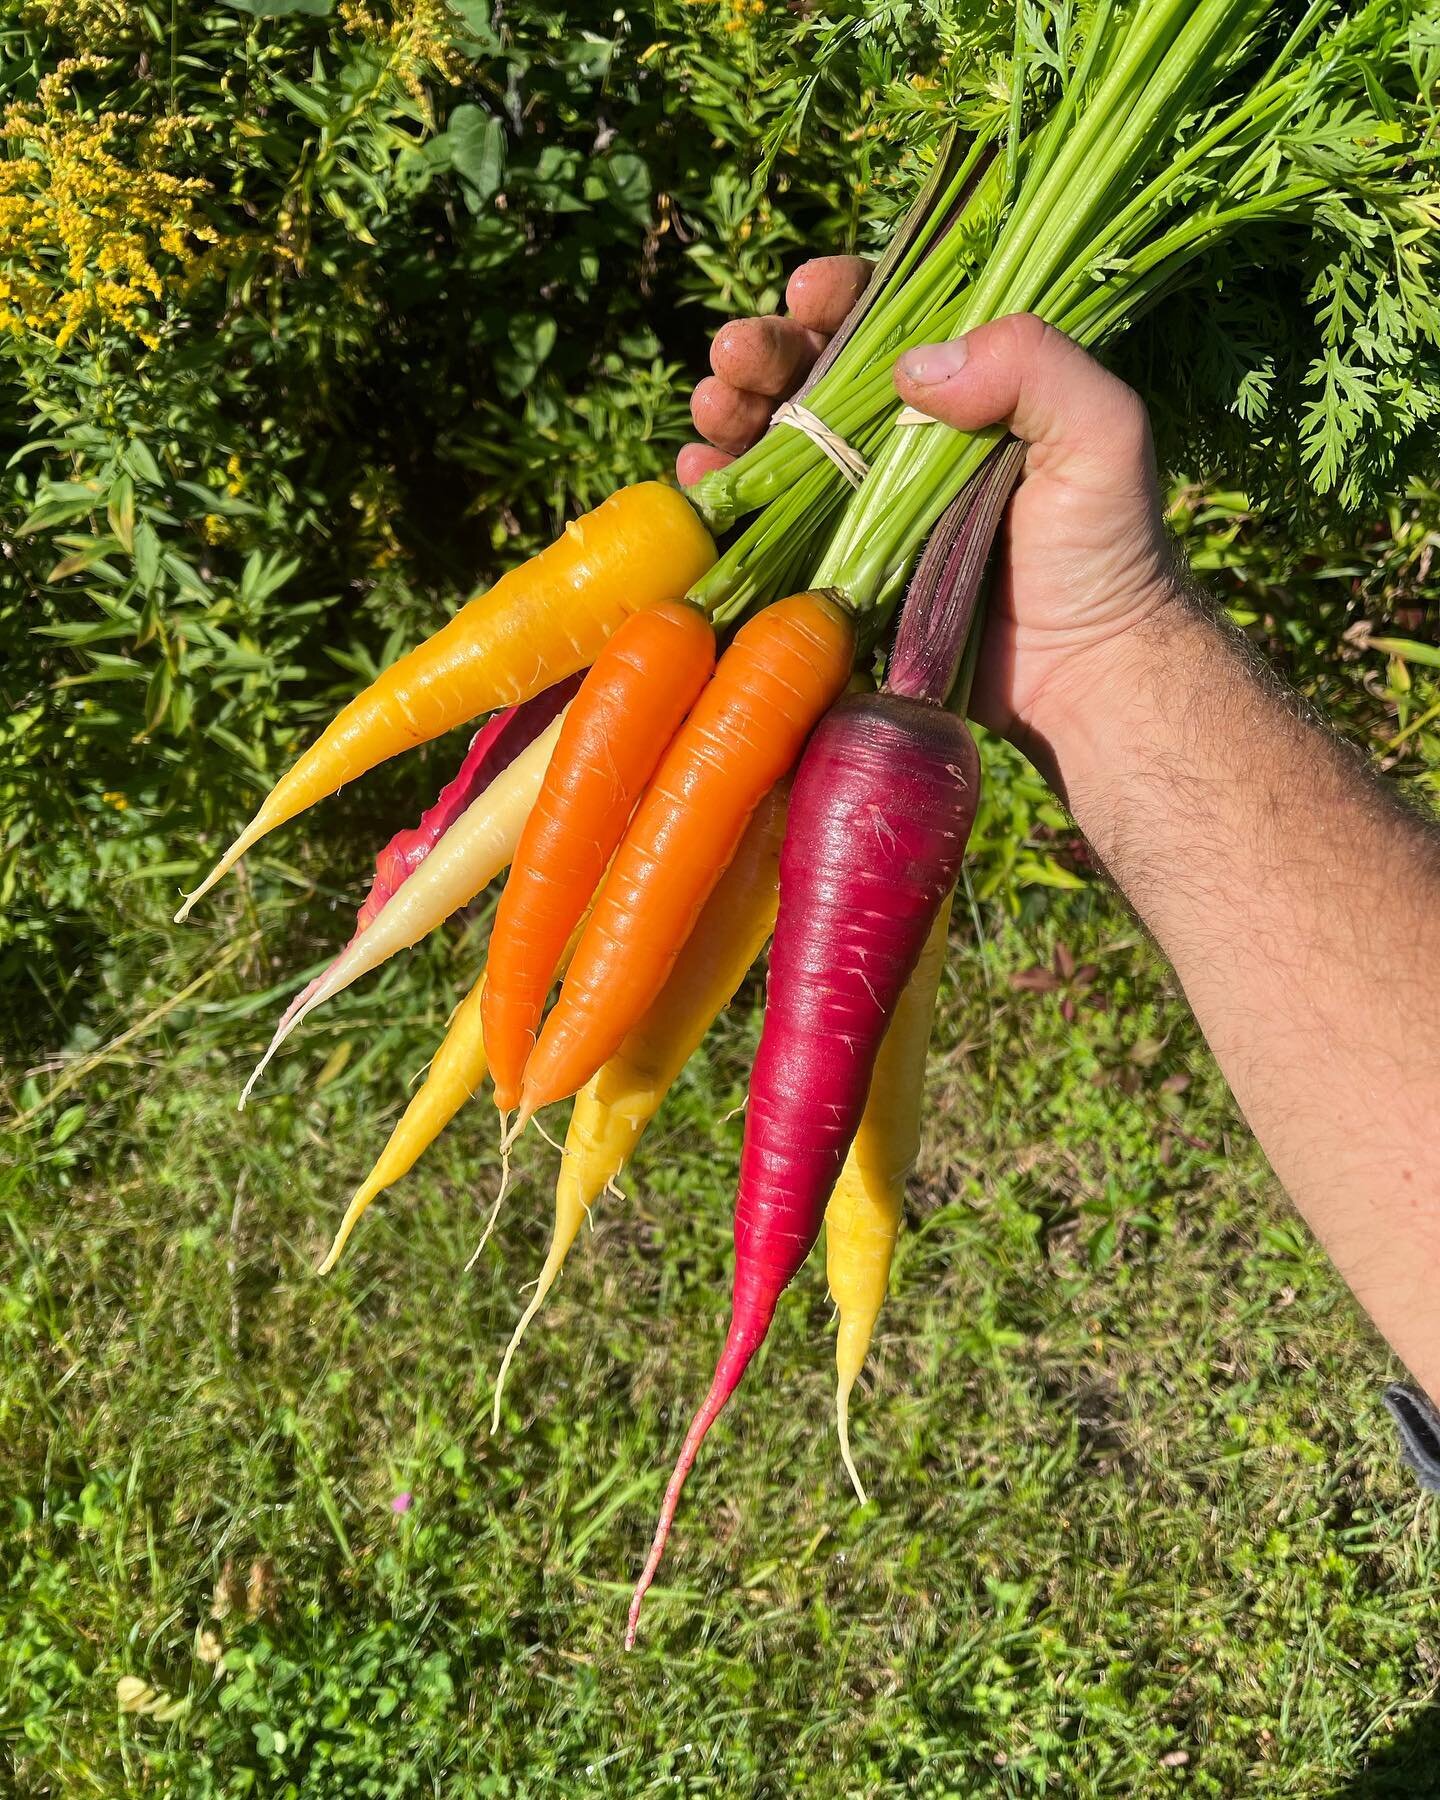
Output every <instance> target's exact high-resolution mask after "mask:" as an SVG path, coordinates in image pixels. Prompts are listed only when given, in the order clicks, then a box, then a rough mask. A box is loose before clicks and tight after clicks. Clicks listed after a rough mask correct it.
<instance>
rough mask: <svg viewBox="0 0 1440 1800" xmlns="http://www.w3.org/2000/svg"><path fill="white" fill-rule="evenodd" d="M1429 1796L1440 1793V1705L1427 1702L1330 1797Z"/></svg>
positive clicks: (1386, 1799)
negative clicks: (1425, 1705) (1396, 1734)
mask: <svg viewBox="0 0 1440 1800" xmlns="http://www.w3.org/2000/svg"><path fill="white" fill-rule="evenodd" d="M1401 1795H1403V1796H1404V1797H1405V1800H1426V1797H1427V1796H1431V1795H1434V1796H1440V1706H1427V1707H1426V1709H1425V1711H1424V1712H1422V1713H1420V1714H1418V1715H1417V1716H1416V1717H1415V1718H1414V1719H1412V1720H1411V1721H1410V1723H1409V1724H1408V1725H1407V1726H1406V1727H1405V1729H1404V1730H1403V1731H1402V1732H1401V1733H1400V1735H1399V1736H1398V1737H1397V1738H1395V1739H1394V1740H1393V1741H1392V1742H1391V1743H1389V1744H1387V1745H1386V1746H1385V1747H1384V1749H1382V1750H1378V1751H1377V1752H1376V1753H1375V1755H1374V1756H1373V1757H1371V1758H1370V1760H1369V1762H1368V1763H1367V1764H1366V1766H1365V1768H1363V1769H1361V1770H1359V1771H1358V1772H1357V1773H1356V1774H1354V1775H1352V1776H1351V1777H1350V1779H1349V1780H1348V1781H1346V1782H1345V1783H1344V1784H1343V1785H1342V1786H1340V1787H1338V1788H1336V1789H1335V1790H1334V1792H1333V1794H1332V1795H1331V1797H1330V1800H1399V1796H1401Z"/></svg>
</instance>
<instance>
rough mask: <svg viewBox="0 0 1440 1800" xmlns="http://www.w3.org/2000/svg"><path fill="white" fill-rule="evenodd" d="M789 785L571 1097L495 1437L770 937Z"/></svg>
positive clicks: (503, 1367)
mask: <svg viewBox="0 0 1440 1800" xmlns="http://www.w3.org/2000/svg"><path fill="white" fill-rule="evenodd" d="M787 786H788V784H786V783H782V784H781V785H780V786H779V787H776V788H773V789H772V790H771V792H770V794H769V795H768V796H767V797H766V798H765V799H764V800H762V801H761V803H760V806H759V808H758V809H757V811H756V813H755V815H754V817H753V818H752V819H751V821H750V824H749V826H748V827H747V829H746V833H745V836H744V838H743V839H742V840H741V843H740V847H739V849H738V850H737V851H736V853H735V856H734V858H733V859H732V861H731V863H730V866H729V867H728V868H727V869H726V871H725V873H724V874H723V875H722V876H721V878H720V880H719V882H718V884H717V885H716V887H715V888H714V890H713V891H712V893H711V895H710V898H709V899H708V900H707V901H706V903H705V908H704V911H703V912H702V913H701V914H700V919H699V922H698V924H697V925H696V928H695V930H694V932H693V933H692V934H691V936H690V938H689V939H688V940H687V942H686V944H685V946H684V948H683V949H682V950H681V952H680V954H679V957H678V958H677V959H676V962H675V966H674V968H673V969H672V970H671V972H670V977H669V979H668V980H667V982H666V983H665V986H664V987H663V988H662V989H661V991H660V994H659V996H658V998H657V999H656V1000H655V1001H654V1002H653V1003H652V1005H651V1006H650V1009H649V1011H648V1012H647V1013H646V1014H645V1016H644V1017H643V1018H642V1019H641V1021H640V1023H639V1024H638V1025H636V1026H635V1027H634V1029H633V1030H632V1031H631V1032H630V1033H629V1034H628V1035H627V1036H626V1038H625V1039H624V1041H623V1043H622V1044H621V1046H620V1048H619V1049H618V1050H617V1051H616V1052H615V1054H614V1055H613V1056H612V1057H611V1058H610V1060H609V1062H607V1063H606V1064H605V1065H604V1067H603V1068H601V1069H600V1070H599V1071H598V1072H597V1073H596V1074H595V1075H593V1076H592V1077H591V1078H590V1080H589V1082H588V1083H587V1084H586V1086H585V1087H584V1088H582V1089H581V1091H580V1093H579V1094H578V1095H577V1096H576V1100H575V1107H574V1110H573V1112H572V1113H571V1115H570V1129H569V1131H568V1133H567V1134H566V1138H565V1154H564V1158H563V1160H562V1162H561V1164H560V1178H559V1180H558V1181H557V1183H556V1186H555V1223H554V1227H553V1229H552V1231H551V1234H550V1247H549V1249H548V1250H547V1251H546V1253H545V1263H544V1267H543V1268H542V1269H541V1271H540V1279H539V1282H538V1284H537V1285H536V1288H535V1292H534V1294H533V1295H532V1296H531V1299H530V1303H529V1305H528V1306H527V1307H526V1308H525V1311H524V1312H523V1313H522V1314H521V1317H520V1321H519V1323H518V1324H517V1325H516V1327H515V1331H514V1335H513V1336H512V1337H511V1339H510V1343H509V1347H508V1348H507V1349H506V1351H505V1356H504V1360H503V1361H502V1362H501V1364H500V1373H499V1376H498V1377H497V1379H496V1382H495V1405H494V1411H493V1415H492V1426H493V1428H494V1429H496V1430H498V1429H499V1425H500V1399H501V1395H502V1394H503V1392H504V1388H505V1377H506V1375H507V1373H508V1372H509V1369H510V1363H511V1360H512V1359H513V1357H514V1355H515V1352H516V1350H517V1349H518V1348H519V1344H520V1340H521V1338H522V1337H523V1336H524V1335H525V1331H526V1328H527V1327H528V1326H529V1324H530V1321H531V1320H532V1319H533V1318H534V1317H535V1315H536V1313H538V1312H539V1310H540V1308H541V1307H542V1306H543V1305H544V1303H545V1298H546V1296H547V1295H548V1294H549V1292H550V1289H551V1288H552V1287H553V1286H554V1284H555V1278H556V1277H557V1276H558V1275H559V1273H560V1270H561V1267H562V1265H563V1264H564V1261H565V1258H566V1256H567V1254H568V1253H569V1250H570V1246H571V1245H572V1244H573V1243H574V1242H575V1237H576V1234H577V1233H578V1232H579V1230H580V1226H581V1224H582V1222H583V1221H584V1219H585V1217H586V1215H587V1214H588V1212H589V1210H590V1208H591V1206H592V1205H593V1204H594V1203H595V1201H596V1200H598V1199H599V1197H600V1195H601V1194H602V1193H603V1192H604V1190H605V1189H606V1188H607V1187H609V1186H611V1184H612V1183H613V1182H614V1181H615V1180H616V1178H617V1177H618V1176H619V1174H620V1172H621V1170H622V1169H623V1168H624V1167H625V1165H626V1163H628V1162H629V1160H630V1158H631V1157H632V1156H633V1155H634V1153H635V1146H636V1145H637V1144H638V1143H639V1142H640V1139H641V1138H642V1137H643V1136H644V1134H645V1128H646V1127H647V1126H648V1125H649V1123H650V1121H651V1120H652V1119H653V1118H654V1117H655V1114H656V1113H657V1112H658V1111H659V1109H660V1104H661V1102H662V1101H663V1100H664V1098H665V1096H666V1094H667V1093H668V1092H669V1091H670V1088H671V1086H672V1084H673V1083H674V1081H675V1078H676V1076H677V1075H679V1073H680V1071H681V1070H682V1069H683V1068H684V1067H685V1064H686V1063H687V1062H688V1061H689V1060H690V1058H691V1056H692V1055H693V1054H694V1053H695V1051H696V1049H697V1048H698V1047H699V1044H700V1042H701V1040H702V1039H703V1038H704V1036H705V1033H706V1032H707V1031H708V1030H709V1029H710V1027H711V1025H712V1024H713V1023H714V1021H715V1018H716V1016H717V1015H718V1014H719V1013H721V1012H722V1011H723V1010H724V1009H725V1007H727V1006H728V1005H729V1004H730V1002H731V1000H733V999H734V997H735V993H736V990H737V989H738V988H739V986H740V984H741V982H742V981H743V980H744V979H745V976H746V974H747V973H748V971H749V969H750V967H751V965H752V964H753V963H754V961H755V959H756V957H757V956H759V954H760V952H761V950H762V949H763V948H764V947H765V940H766V939H767V938H768V937H769V936H770V932H771V928H772V927H773V925H774V923H775V904H776V895H777V892H778V888H779V880H780V843H781V840H782V839H783V837H784V835H785V800H786V790H787Z"/></svg>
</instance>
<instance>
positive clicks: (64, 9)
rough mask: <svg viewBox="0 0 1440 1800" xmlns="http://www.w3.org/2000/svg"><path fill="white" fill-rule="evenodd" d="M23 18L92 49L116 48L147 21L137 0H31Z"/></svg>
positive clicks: (27, 21) (30, 23)
mask: <svg viewBox="0 0 1440 1800" xmlns="http://www.w3.org/2000/svg"><path fill="white" fill-rule="evenodd" d="M22 17H23V19H24V21H25V23H26V24H27V25H34V26H40V27H42V28H43V29H44V30H46V31H58V32H59V33H61V35H62V36H64V37H66V38H68V39H69V41H70V42H71V43H72V44H84V45H86V46H87V47H88V48H90V49H92V50H113V49H115V48H116V47H117V46H118V45H120V44H123V43H125V42H127V41H128V40H129V39H130V38H133V37H134V36H135V34H136V32H137V30H138V29H139V28H140V27H141V26H142V25H143V24H144V23H145V14H144V8H143V7H142V6H141V5H140V4H139V3H138V0H30V4H29V5H28V6H26V7H25V8H24V11H23V14H22Z"/></svg>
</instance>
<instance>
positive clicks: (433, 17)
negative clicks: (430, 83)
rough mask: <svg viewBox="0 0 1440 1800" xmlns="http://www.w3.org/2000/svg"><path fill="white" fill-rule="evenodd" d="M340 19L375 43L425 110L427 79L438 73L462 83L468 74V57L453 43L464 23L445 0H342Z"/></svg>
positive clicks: (448, 80)
mask: <svg viewBox="0 0 1440 1800" xmlns="http://www.w3.org/2000/svg"><path fill="white" fill-rule="evenodd" d="M340 19H341V22H342V23H343V25H344V26H345V29H346V30H347V31H349V32H352V33H353V34H354V35H355V36H356V37H362V38H364V39H365V41H366V42H367V43H369V44H373V45H374V47H375V48H376V49H377V50H378V51H379V52H380V54H381V55H382V56H383V57H384V58H385V60H386V62H387V63H388V64H389V65H390V72H391V74H392V75H394V77H395V79H396V80H397V81H399V82H400V83H401V84H402V86H403V87H404V88H405V89H406V91H407V92H408V93H409V94H410V97H411V98H412V99H413V100H415V101H416V102H417V104H418V105H420V106H422V107H424V108H425V110H426V112H427V114H428V112H429V100H428V98H427V96H426V93H425V81H426V78H427V77H429V76H437V75H438V76H439V78H440V79H441V80H442V81H446V82H448V83H449V84H450V85H451V87H458V86H459V84H460V83H461V82H462V81H463V80H464V79H465V76H466V74H467V73H468V72H469V69H470V59H469V57H468V56H466V55H465V53H464V52H463V51H462V50H461V49H460V48H459V47H458V46H457V45H456V43H455V41H454V40H455V32H456V28H457V26H458V25H459V23H460V21H459V20H458V19H457V18H456V16H455V14H454V13H453V12H452V11H451V10H450V7H449V6H448V5H447V4H446V0H340Z"/></svg>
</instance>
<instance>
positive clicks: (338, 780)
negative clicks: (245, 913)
mask: <svg viewBox="0 0 1440 1800" xmlns="http://www.w3.org/2000/svg"><path fill="white" fill-rule="evenodd" d="M714 560H715V546H714V545H713V544H712V543H711V541H710V534H709V533H708V532H707V531H706V529H705V527H704V525H703V524H702V523H701V522H700V517H699V515H698V514H697V513H696V511H695V510H694V508H693V507H692V506H691V505H690V503H689V501H688V500H686V499H685V497H684V496H683V495H682V494H679V493H677V492H676V491H675V489H673V488H668V487H665V486H663V485H662V484H661V483H660V482H658V481H642V482H639V483H637V484H636V485H635V486H634V487H628V488H622V489H621V491H620V492H619V493H618V494H612V495H611V496H610V498H609V499H608V500H606V501H605V502H604V503H603V504H602V505H600V506H597V507H596V508H595V510H594V511H593V512H589V513H586V514H585V516H584V517H583V518H581V519H576V520H574V521H573V522H572V523H571V524H569V525H567V526H566V527H565V530H564V532H563V534H562V535H561V536H560V537H559V538H557V539H556V541H555V542H554V543H553V544H551V545H550V546H549V547H548V549H545V550H542V551H541V552H540V554H539V555H538V556H533V557H531V559H530V560H529V562H527V563H524V564H522V565H521V567H520V568H518V569H512V570H511V571H510V573H509V574H508V575H503V576H502V577H501V578H500V580H499V581H497V582H496V583H495V585H494V587H492V588H490V589H489V591H488V592H486V593H484V594H481V595H480V596H479V597H478V598H476V599H474V600H472V601H470V603H469V604H468V605H467V606H464V607H462V608H461V610H460V611H459V612H458V613H457V614H456V615H455V617H454V618H453V619H451V620H450V622H449V623H448V624H447V625H444V626H442V627H441V629H440V630H439V631H437V632H436V633H435V634H434V635H433V636H432V637H429V638H427V639H426V640H425V641H424V642H423V643H422V644H419V645H417V646H416V647H415V649H413V650H412V651H410V653H409V654H408V655H407V656H403V657H401V659H400V660H399V662H397V663H394V664H392V666H391V667H390V668H388V669H386V670H385V672H384V673H383V674H382V675H380V676H379V677H378V678H377V679H376V680H375V681H373V682H372V683H371V684H370V686H369V687H368V688H366V689H365V691H364V693H362V694H359V695H357V697H356V698H355V699H354V700H352V701H351V702H350V704H349V705H348V706H347V707H345V709H344V710H343V711H342V712H341V713H340V714H339V715H338V716H337V717H336V718H335V719H334V720H332V722H331V723H330V725H329V726H328V727H327V729H326V730H325V732H324V734H323V735H322V736H321V737H320V738H318V739H317V740H316V742H315V743H314V744H312V745H311V746H310V748H309V749H308V750H306V751H305V753H304V754H303V755H302V756H301V757H300V759H299V760H298V761H297V762H295V763H294V764H292V765H291V767H290V768H289V769H288V770H287V771H286V772H285V774H284V775H282V776H281V777H280V779H279V781H278V782H277V783H276V784H275V786H274V787H273V788H272V789H271V790H270V793H269V794H268V795H267V797H266V799H265V802H264V804H263V805H262V806H261V808H260V810H259V812H258V813H256V815H255V817H254V818H253V819H252V820H251V821H250V823H249V824H248V825H247V826H246V827H245V829H244V830H243V831H242V832H241V833H240V835H239V837H237V838H236V839H235V842H234V843H233V844H231V846H230V848H229V849H228V850H227V851H226V852H225V854H224V855H223V856H222V857H221V858H220V860H219V862H218V863H216V865H215V867H214V868H213V869H212V870H211V871H210V873H209V874H208V875H207V876H206V877H205V879H204V881H202V882H201V883H200V885H199V887H197V888H196V889H194V891H193V892H192V893H190V894H187V895H186V897H185V902H184V904H183V905H182V906H181V908H180V910H179V912H177V913H176V915H175V920H176V923H177V924H178V923H179V922H180V921H181V920H183V919H184V918H185V917H186V916H187V914H188V913H189V911H190V908H191V907H192V906H194V904H195V902H196V901H197V900H198V899H199V898H200V897H201V895H202V894H206V893H208V892H209V890H210V889H211V888H212V887H214V885H215V883H216V882H217V881H219V880H220V879H221V877H222V876H224V875H225V874H226V873H228V871H229V870H230V869H232V868H234V866H235V864H236V863H237V862H239V860H240V858H241V857H242V856H243V855H244V854H245V852H246V851H247V850H249V849H250V848H251V846H252V845H254V844H256V843H258V842H259V840H260V839H261V838H262V837H264V836H265V834H266V833H267V832H270V831H273V830H274V829H275V827H276V826H277V825H283V824H284V823H285V822H286V821H287V820H288V819H293V818H294V817H295V816H296V814H297V813H302V812H304V811H305V809H306V808H307V807H309V806H313V805H314V804H315V803H316V801H317V800H323V799H324V798H325V796H326V795H327V794H333V793H334V792H335V790H336V789H337V788H339V787H342V786H343V785H344V784H345V783H346V782H347V781H354V780H355V779H356V777H357V776H360V775H363V774H364V773H365V771H366V770H367V769H373V768H374V767H375V766H376V764H377V763H382V762H385V761H386V760H387V759H388V758H389V757H392V756H398V755H399V753H400V752H401V751H402V750H408V749H410V748H411V747H412V746H413V745H415V744H423V743H426V742H428V741H429V740H430V739H431V738H436V737H439V736H440V735H441V734H442V733H443V732H446V731H449V730H450V728H451V727H452V726H454V725H462V724H464V723H465V721H466V720H467V719H474V718H477V717H478V716H479V715H480V714H481V713H487V712H495V711H497V710H498V709H499V708H500V707H503V706H516V705H518V704H519V703H520V702H521V701H522V700H528V699H529V698H530V697H531V696H532V695H533V694H538V693H539V692H540V691H541V689H542V688H547V687H549V686H551V685H552V683H554V682H557V681H560V680H562V679H563V678H564V677H565V676H566V675H573V674H574V673H575V671H576V670H577V669H583V668H586V667H588V666H589V664H590V663H592V662H594V660H595V657H596V655H597V654H598V652H599V651H600V649H601V647H602V646H603V645H604V643H605V641H606V639H607V638H609V636H610V634H611V633H612V632H613V631H614V630H615V629H616V628H617V626H619V625H620V624H621V623H623V621H624V620H625V619H626V618H628V617H629V615H630V614H631V613H636V612H642V611H644V610H645V608H647V607H650V606H654V605H655V604H656V603H657V602H658V601H661V600H678V599H680V598H681V596H682V595H683V594H684V593H685V592H686V591H687V589H688V588H689V587H690V586H691V585H692V583H694V582H696V581H698V580H699V578H700V577H701V576H702V575H703V574H704V573H705V571H706V570H707V569H708V568H709V567H710V565H711V564H712V563H713V562H714Z"/></svg>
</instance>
